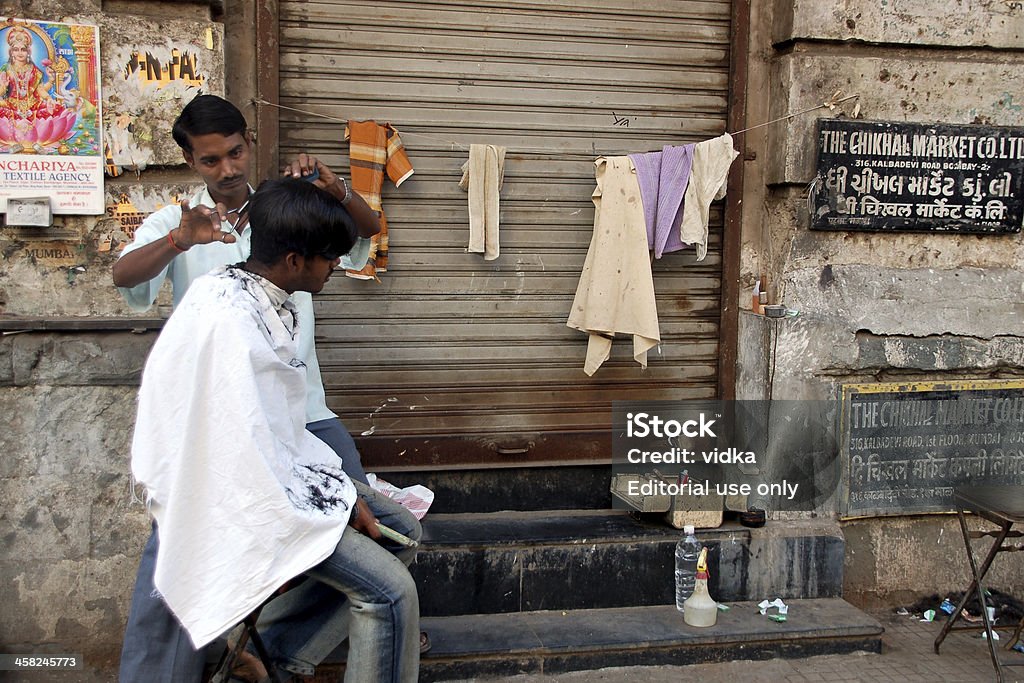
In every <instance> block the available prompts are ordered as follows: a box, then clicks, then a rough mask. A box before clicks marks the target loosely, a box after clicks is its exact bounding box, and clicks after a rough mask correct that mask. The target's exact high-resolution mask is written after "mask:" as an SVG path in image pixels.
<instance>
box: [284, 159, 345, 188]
mask: <svg viewBox="0 0 1024 683" xmlns="http://www.w3.org/2000/svg"><path fill="white" fill-rule="evenodd" d="M313 171H318V172H319V173H320V177H319V178H317V179H316V180H314V181H313V184H314V185H316V186H317V187H320V188H323V189H325V190H329V189H330V188H331V187H332V186H333V185H334V184H335V183H337V182H338V176H336V175H335V174H334V171H332V170H331V169H330V168H329V167H328V166H327V164H325V163H324V162H322V161H320V160H319V159H317V158H316V157H315V156H313V155H312V154H306V153H305V152H303V153H302V154H300V155H299V156H297V157H295V161H293V162H292V163H290V164H287V165H286V166H285V167H284V170H283V171H281V175H282V176H291V177H292V178H305V177H306V176H308V175H310V174H311V173H313Z"/></svg>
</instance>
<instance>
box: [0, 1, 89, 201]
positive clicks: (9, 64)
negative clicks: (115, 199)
mask: <svg viewBox="0 0 1024 683" xmlns="http://www.w3.org/2000/svg"><path fill="white" fill-rule="evenodd" d="M98 64H99V29H98V28H97V27H96V26H87V25H81V24H58V23H52V22H46V21H31V20H26V19H14V18H9V17H0V212H5V211H6V210H7V199H8V198H12V197H49V198H50V208H51V211H52V212H53V213H54V214H80V215H84V214H100V213H103V154H102V150H103V147H102V145H101V142H100V125H101V123H100V122H101V113H102V112H101V111H100V106H101V105H100V75H99V69H98Z"/></svg>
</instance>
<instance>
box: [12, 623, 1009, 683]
mask: <svg viewBox="0 0 1024 683" xmlns="http://www.w3.org/2000/svg"><path fill="white" fill-rule="evenodd" d="M871 614H872V615H873V616H874V617H875V618H876V619H878V620H879V621H880V622H881V623H882V625H883V626H884V627H885V635H884V636H883V637H882V653H881V654H867V653H854V654H848V655H827V656H822V657H810V658H807V659H778V660H771V661H766V662H750V661H736V662H727V663H723V664H695V665H692V666H656V667H628V668H618V669H601V670H599V671H580V672H576V673H571V674H559V675H555V676H538V675H523V676H512V677H507V678H502V679H489V681H488V683H491V682H492V681H500V682H502V683H634V682H642V683H670V682H671V683H677V682H678V681H699V683H812V682H814V683H831V682H833V681H835V682H844V683H876V682H877V681H882V682H889V681H899V682H900V683H904V682H906V683H937V682H939V681H942V682H943V683H990V682H991V681H995V680H996V677H995V671H994V669H993V668H992V662H991V660H990V658H989V654H988V648H987V647H986V645H985V642H984V641H983V640H981V639H980V638H979V637H978V635H979V634H978V633H977V632H959V633H951V634H950V635H949V637H948V638H946V642H945V643H943V645H942V654H941V655H936V654H935V653H934V652H933V650H932V643H933V642H934V641H935V636H936V635H937V634H938V632H939V629H940V628H941V624H940V623H922V622H920V621H919V620H918V619H917V618H916V617H909V616H899V615H896V614H894V613H892V612H891V611H888V612H883V611H871ZM1003 633H1004V638H1006V637H1008V636H1009V635H1010V633H1011V632H1009V631H1004V632H1003ZM1003 642H1005V641H1000V645H1002V644H1003ZM1000 653H1001V655H1002V656H1003V657H1004V658H1005V659H1014V658H1015V659H1016V660H1018V661H1020V662H1022V663H1024V655H1021V654H1017V653H1014V652H1008V651H1006V650H1003V649H1002V648H1000ZM113 679H114V675H113V674H112V673H111V672H106V671H103V672H100V671H91V672H90V671H82V672H64V673H42V672H40V673H33V674H25V673H13V672H0V681H4V682H6V681H11V682H12V683H15V682H17V683H22V682H24V683H49V682H50V681H54V682H55V683H56V682H59V683H102V682H105V681H113ZM1004 681H1006V683H1013V682H1018V683H1024V667H1018V668H1013V669H1008V670H1006V674H1005V677H1004Z"/></svg>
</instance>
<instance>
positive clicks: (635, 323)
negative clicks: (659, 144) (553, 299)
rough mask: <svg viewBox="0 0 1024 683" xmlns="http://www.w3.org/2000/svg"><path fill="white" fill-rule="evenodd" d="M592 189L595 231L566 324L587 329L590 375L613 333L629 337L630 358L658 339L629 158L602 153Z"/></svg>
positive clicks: (643, 355)
mask: <svg viewBox="0 0 1024 683" xmlns="http://www.w3.org/2000/svg"><path fill="white" fill-rule="evenodd" d="M594 165H595V166H596V177H597V188H596V189H595V190H594V193H593V196H592V199H593V201H594V207H595V211H594V234H593V237H591V240H590V249H589V250H588V251H587V257H586V260H585V261H584V263H583V272H582V273H581V275H580V281H579V285H578V286H577V288H576V296H575V298H574V299H573V302H572V311H571V312H570V314H569V320H568V322H567V323H566V324H567V325H568V326H569V327H571V328H573V329H576V330H580V331H581V332H585V333H587V334H588V335H590V336H589V339H588V342H587V359H586V362H585V363H584V366H583V371H584V372H585V373H587V374H588V375H593V374H594V373H595V372H597V369H598V368H599V367H601V364H602V363H604V362H605V361H606V360H607V359H608V357H609V356H610V355H611V349H612V339H613V338H614V337H615V335H616V334H630V335H633V358H634V360H636V362H638V363H640V365H641V366H642V367H644V368H646V367H647V351H648V350H650V349H651V348H653V347H654V346H657V344H658V343H659V342H660V340H661V335H660V333H659V331H658V310H657V307H656V305H655V300H654V278H653V277H652V275H651V261H650V257H649V256H648V251H647V234H646V230H645V228H644V209H643V201H642V200H641V198H640V186H639V184H638V183H637V179H636V170H635V168H634V166H633V162H632V161H630V160H629V157H624V156H623V157H600V158H599V159H597V161H595V162H594Z"/></svg>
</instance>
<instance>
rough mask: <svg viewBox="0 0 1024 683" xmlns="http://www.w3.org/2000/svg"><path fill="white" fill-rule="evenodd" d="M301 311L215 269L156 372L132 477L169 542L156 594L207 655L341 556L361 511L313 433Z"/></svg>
mask: <svg viewBox="0 0 1024 683" xmlns="http://www.w3.org/2000/svg"><path fill="white" fill-rule="evenodd" d="M295 310H296V309H295V307H294V306H293V304H292V303H291V301H290V300H288V297H287V294H286V293H285V292H284V291H283V290H280V289H278V288H277V287H275V286H274V285H272V284H270V283H269V282H267V281H266V280H263V279H262V278H259V277H257V276H254V275H251V274H249V273H247V272H245V271H243V270H241V269H239V268H235V267H222V268H218V269H216V270H214V271H212V272H211V273H210V274H209V275H204V276H202V277H200V278H198V279H196V280H195V282H194V283H193V284H192V286H191V287H190V288H189V290H188V293H187V294H186V295H185V298H184V299H183V300H182V301H181V303H180V305H179V306H178V307H177V308H176V309H175V311H174V314H173V315H172V316H171V317H170V319H169V320H168V321H167V324H166V325H165V326H164V329H163V331H162V332H161V333H160V337H159V338H158V339H157V341H156V344H155V345H154V346H153V350H152V351H151V352H150V355H149V359H148V360H147V361H146V368H145V370H144V372H143V375H142V386H141V388H140V390H139V405H138V418H137V420H136V424H135V436H134V439H133V441H132V474H133V475H134V476H135V479H136V480H137V481H138V482H140V483H141V484H143V485H144V486H145V487H146V494H147V503H148V505H149V509H150V512H151V513H152V515H153V517H154V518H155V519H156V523H157V526H158V529H159V534H160V551H159V553H158V555H157V561H156V573H155V583H156V587H157V590H158V591H159V592H160V593H161V594H162V595H163V597H164V599H165V600H166V602H167V605H168V606H169V607H170V609H171V611H172V612H174V614H175V615H176V616H177V618H178V620H179V621H180V622H181V624H182V626H184V627H185V629H186V630H187V631H188V633H189V636H190V637H191V638H192V642H193V644H194V645H195V646H196V648H200V647H202V646H204V645H206V644H207V643H209V642H210V641H212V640H213V639H215V638H216V637H217V636H219V635H220V634H221V633H223V632H224V631H226V630H227V629H229V628H231V627H232V626H234V625H235V624H236V623H237V622H239V621H241V619H242V618H243V617H244V616H245V615H246V614H248V613H249V612H251V611H252V610H253V609H254V608H255V607H257V606H258V605H259V604H260V603H261V602H263V601H264V600H265V599H266V598H268V597H269V596H270V595H271V594H273V592H274V591H275V590H276V589H277V588H279V587H280V586H281V585H282V584H284V583H285V582H286V581H288V580H289V579H291V578H293V577H295V576H297V575H299V574H301V573H302V572H304V571H305V570H307V569H309V568H310V567H313V566H314V565H316V564H318V563H319V562H320V561H322V560H323V559H325V558H326V557H327V556H328V555H330V554H331V553H332V552H333V551H334V549H335V547H336V546H337V544H338V541H339V540H340V539H341V535H342V532H343V531H344V530H345V526H346V524H347V523H348V518H349V515H350V510H351V508H352V506H353V505H354V504H355V499H356V493H355V487H354V486H353V485H352V482H351V481H350V480H349V478H348V476H347V475H345V473H344V472H342V469H341V460H340V459H339V458H338V456H337V455H336V454H335V453H334V451H332V450H331V449H330V447H328V446H327V445H326V444H325V443H324V442H322V441H320V440H319V439H317V438H316V437H315V436H313V435H312V434H311V433H309V432H307V431H306V416H305V404H306V368H305V366H304V365H303V363H302V361H301V360H299V359H298V357H297V351H296V349H297V345H296V335H297V331H298V325H297V321H296V319H295Z"/></svg>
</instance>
